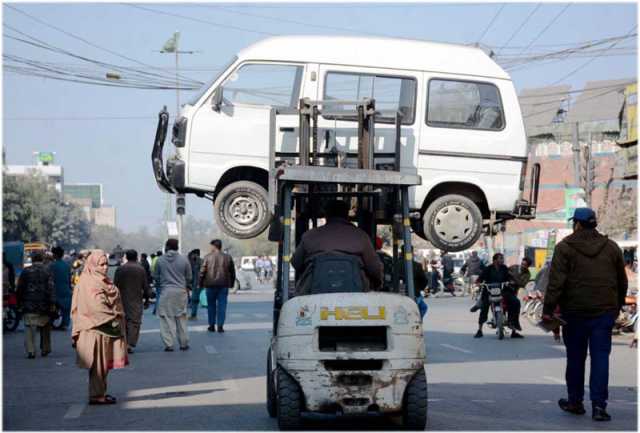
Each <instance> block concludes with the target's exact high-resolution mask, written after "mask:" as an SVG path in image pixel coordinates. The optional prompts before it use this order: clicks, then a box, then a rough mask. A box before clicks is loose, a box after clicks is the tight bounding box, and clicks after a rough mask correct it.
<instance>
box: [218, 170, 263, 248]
mask: <svg viewBox="0 0 640 433" xmlns="http://www.w3.org/2000/svg"><path fill="white" fill-rule="evenodd" d="M213 208H214V214H215V219H216V221H218V226H219V227H220V228H221V229H222V231H223V232H224V233H225V234H226V235H228V236H231V237H233V238H236V239H250V238H255V237H256V236H258V235H259V234H260V233H262V232H263V231H265V230H266V228H267V227H268V226H269V222H270V221H271V215H270V212H269V198H268V195H267V191H266V190H265V189H264V188H263V187H262V186H260V185H258V184H257V183H255V182H250V181H239V182H233V183H230V184H229V185H227V186H226V187H224V188H223V189H222V191H220V192H219V193H218V195H217V197H216V201H215V203H214V204H213Z"/></svg>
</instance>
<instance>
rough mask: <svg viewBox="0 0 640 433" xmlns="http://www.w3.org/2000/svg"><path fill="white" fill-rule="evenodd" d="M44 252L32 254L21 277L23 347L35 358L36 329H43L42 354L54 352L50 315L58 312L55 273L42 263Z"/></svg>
mask: <svg viewBox="0 0 640 433" xmlns="http://www.w3.org/2000/svg"><path fill="white" fill-rule="evenodd" d="M43 261H44V255H43V253H42V252H40V251H37V252H35V253H33V255H32V256H31V263H32V264H31V266H29V267H28V268H26V269H24V270H23V271H22V274H20V278H19V279H18V290H17V293H16V295H17V299H18V307H19V308H20V309H22V311H23V313H24V326H25V332H24V347H25V349H26V351H27V357H28V358H29V359H33V358H35V357H36V347H35V344H36V343H35V339H36V332H38V331H39V332H40V353H41V354H42V356H47V355H48V354H49V353H51V318H50V314H51V313H52V312H55V311H56V292H55V287H54V282H53V275H51V272H49V269H48V267H47V266H46V265H45V264H44V263H43Z"/></svg>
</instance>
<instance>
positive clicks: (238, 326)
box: [140, 322, 273, 334]
mask: <svg viewBox="0 0 640 433" xmlns="http://www.w3.org/2000/svg"><path fill="white" fill-rule="evenodd" d="M207 328H209V325H195V326H189V327H188V330H189V332H207ZM224 329H225V331H234V330H236V331H248V330H260V329H273V323H271V322H245V323H229V324H226V325H224ZM140 333H141V334H159V333H160V328H152V329H143V330H142V331H140Z"/></svg>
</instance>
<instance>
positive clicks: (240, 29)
mask: <svg viewBox="0 0 640 433" xmlns="http://www.w3.org/2000/svg"><path fill="white" fill-rule="evenodd" d="M120 4H121V5H122V6H129V7H132V8H136V9H140V10H144V11H147V12H152V13H155V14H160V15H167V16H170V17H175V18H182V19H185V20H189V21H194V22H197V23H202V24H208V25H210V26H214V27H221V28H227V29H232V30H238V31H242V32H249V33H256V34H259V35H267V36H279V34H277V33H271V32H263V31H260V30H252V29H247V28H243V27H237V26H232V25H229V24H220V23H217V22H213V21H209V20H203V19H202V18H195V17H191V16H187V15H182V14H176V13H172V12H165V11H161V10H158V9H151V8H148V7H145V6H140V5H135V4H129V3H120Z"/></svg>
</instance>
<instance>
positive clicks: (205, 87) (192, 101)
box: [187, 56, 238, 105]
mask: <svg viewBox="0 0 640 433" xmlns="http://www.w3.org/2000/svg"><path fill="white" fill-rule="evenodd" d="M236 60H238V56H233V58H232V59H231V60H229V61H228V62H227V63H225V65H224V66H223V67H222V68H220V71H219V72H218V73H217V74H216V75H214V77H213V78H212V79H210V80H209V81H207V82H206V83H205V84H203V85H202V87H200V89H199V90H198V91H197V92H196V93H195V94H194V95H193V96H192V97H191V99H189V101H188V102H187V104H189V105H195V104H196V102H198V100H199V99H200V98H202V95H204V94H205V93H207V90H209V89H210V88H211V86H212V85H213V83H215V82H216V80H217V79H218V78H220V76H221V75H222V74H224V73H225V71H226V70H227V69H229V66H231V65H233V64H234V63H235V62H236Z"/></svg>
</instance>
